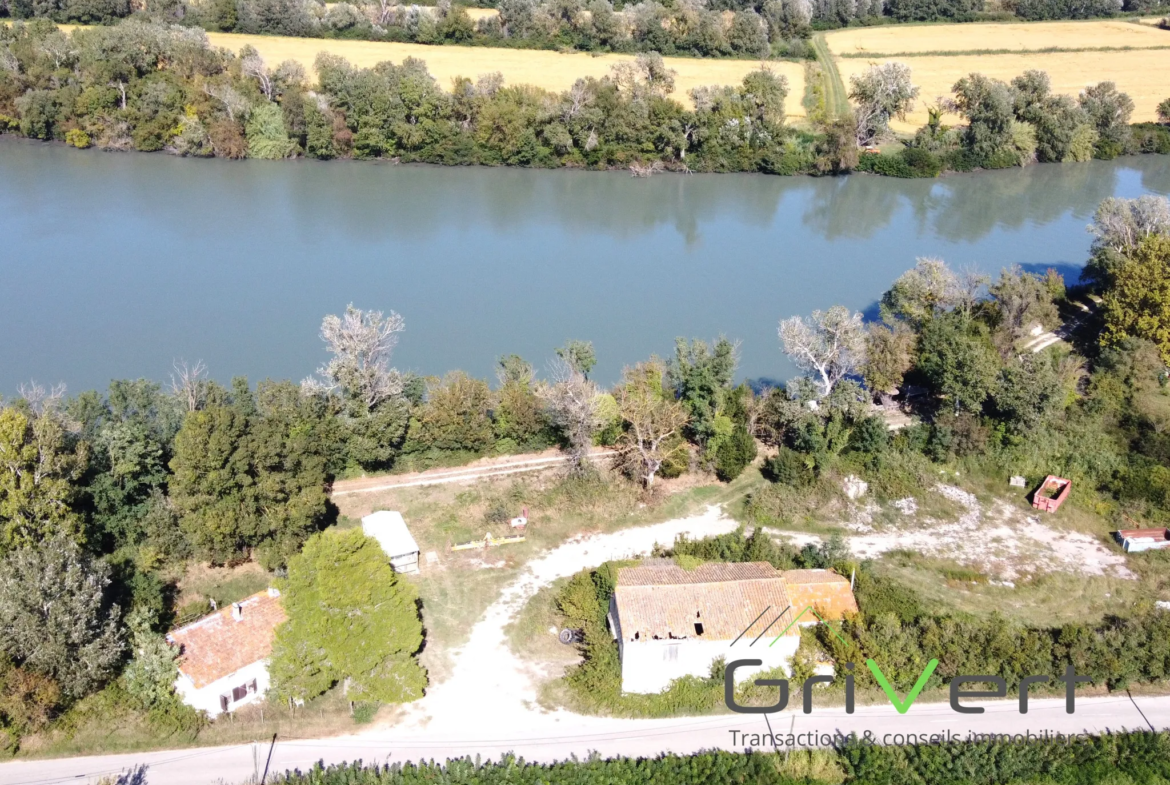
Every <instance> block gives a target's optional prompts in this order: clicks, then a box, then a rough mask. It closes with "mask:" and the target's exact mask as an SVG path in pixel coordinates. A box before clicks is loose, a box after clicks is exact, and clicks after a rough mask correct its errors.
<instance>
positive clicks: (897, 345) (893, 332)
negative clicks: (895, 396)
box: [861, 323, 915, 396]
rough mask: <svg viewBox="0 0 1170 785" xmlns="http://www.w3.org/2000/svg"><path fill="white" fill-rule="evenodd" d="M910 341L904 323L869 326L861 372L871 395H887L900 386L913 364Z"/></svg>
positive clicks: (908, 331)
mask: <svg viewBox="0 0 1170 785" xmlns="http://www.w3.org/2000/svg"><path fill="white" fill-rule="evenodd" d="M914 341H915V335H914V331H913V330H910V329H909V328H908V327H906V325H904V324H901V323H895V324H894V325H893V327H887V326H886V325H884V324H871V325H870V326H869V330H868V331H867V333H866V338H865V363H864V364H863V365H862V368H861V373H862V376H863V378H864V379H865V386H866V387H868V388H869V391H870V394H871V395H874V396H883V395H888V394H890V393H892V392H893V391H894V390H896V389H898V388H899V387H901V386H902V378H903V377H904V376H905V375H906V371H908V370H910V367H911V366H912V365H913V364H914Z"/></svg>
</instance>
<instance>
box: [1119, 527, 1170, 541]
mask: <svg viewBox="0 0 1170 785" xmlns="http://www.w3.org/2000/svg"><path fill="white" fill-rule="evenodd" d="M1117 533H1118V534H1119V535H1121V537H1122V538H1124V539H1127V540H1170V529H1120V530H1118V532H1117Z"/></svg>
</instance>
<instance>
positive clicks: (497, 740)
mask: <svg viewBox="0 0 1170 785" xmlns="http://www.w3.org/2000/svg"><path fill="white" fill-rule="evenodd" d="M984 705H985V706H986V707H987V711H986V713H984V714H981V715H967V716H960V715H957V714H955V713H954V712H952V711H951V710H950V708H949V707H948V706H946V705H944V704H923V703H916V704H914V706H913V707H912V708H911V709H910V711H909V712H908V713H907V714H905V715H898V714H897V713H896V712H895V711H894V709H893V707H892V706H889V705H888V704H883V705H880V706H869V707H861V708H859V709H858V710H857V712H856V713H855V714H853V715H852V716H850V715H846V714H845V713H844V712H843V711H842V710H840V709H825V710H815V711H814V712H813V713H812V714H811V715H804V714H801V713H798V712H789V711H785V712H781V713H778V714H773V715H769V718H768V720H765V719H764V718H763V717H761V716H760V715H752V716H748V715H720V716H716V717H704V718H684V719H675V720H614V719H604V718H596V717H580V716H576V715H571V714H566V713H561V712H557V713H552V714H547V715H543V716H541V717H540V719H539V723H538V724H537V725H535V726H532V727H523V728H509V729H505V728H500V727H496V726H495V725H493V722H492V714H491V710H490V707H476V706H469V707H468V714H467V716H466V718H465V719H466V720H467V721H468V722H467V723H466V724H462V729H461V730H460V731H459V732H452V731H450V730H447V731H445V730H444V729H443V728H434V729H433V730H431V731H429V732H428V731H419V730H411V731H410V732H402V733H398V732H395V731H394V730H393V729H376V730H372V731H369V732H366V733H363V734H360V735H355V736H345V737H338V738H331V739H310V740H296V741H288V742H279V741H278V742H277V744H276V747H275V750H274V751H273V756H272V770H273V771H278V772H279V771H284V770H288V769H293V768H301V769H305V768H308V767H310V766H312V765H313V763H314V762H316V761H318V760H323V761H325V762H326V763H341V762H344V761H352V760H359V759H360V760H364V761H367V762H374V761H376V762H379V763H382V762H386V761H408V760H414V761H417V760H431V759H435V760H444V759H447V758H451V757H461V756H464V755H472V756H474V755H477V754H478V755H481V756H483V757H484V758H494V757H498V756H499V755H501V754H504V753H507V752H514V753H516V754H517V755H520V756H523V757H524V758H526V759H528V760H536V761H551V760H558V759H563V758H566V757H568V756H569V755H573V754H575V755H578V756H582V755H586V754H588V753H589V752H591V751H597V752H599V753H601V754H602V755H605V756H613V755H628V756H647V755H655V754H657V753H660V752H677V753H687V752H694V751H697V750H701V749H711V748H720V749H727V750H737V751H742V750H744V749H746V748H748V747H751V746H755V747H757V748H761V749H767V748H769V746H770V744H769V742H768V740H767V739H753V738H750V737H749V738H744V736H743V734H766V733H767V732H768V729H769V727H770V728H771V729H772V730H773V731H774V732H775V733H776V734H777V735H779V736H786V735H787V734H789V733H793V734H808V733H813V734H814V735H820V734H829V735H832V734H834V733H837V732H840V733H846V734H847V733H850V732H857V733H858V734H865V733H867V732H868V733H870V734H871V735H872V736H873V737H875V738H876V740H878V741H883V740H885V741H888V742H896V741H898V739H895V738H886V735H887V734H898V733H900V734H922V735H924V736H930V735H931V734H941V733H945V732H949V733H951V734H958V735H959V736H960V737H961V736H965V735H966V734H967V733H968V732H972V731H974V732H976V733H1026V732H1031V733H1033V734H1040V733H1044V732H1048V733H1055V732H1062V733H1066V734H1068V733H1082V732H1096V733H1099V732H1102V731H1105V730H1121V729H1127V728H1128V729H1138V728H1149V727H1151V726H1152V727H1156V728H1159V729H1163V728H1170V696H1164V697H1153V698H1138V699H1136V702H1135V701H1131V700H1130V698H1128V697H1127V696H1125V695H1118V696H1111V697H1105V698H1082V699H1080V700H1078V701H1077V711H1076V713H1075V714H1072V715H1070V714H1066V713H1065V711H1064V701H1063V700H1033V701H1032V702H1031V704H1030V711H1029V713H1028V714H1027V715H1021V714H1019V713H1018V706H1017V704H1016V702H1015V701H1001V702H989V703H986V704H984ZM1139 709H1140V711H1139ZM732 731H735V732H736V733H735V734H733V733H732ZM808 742H809V739H808V738H807V737H806V738H802V739H799V740H798V743H799V744H800V745H801V746H809V743H808ZM812 743H813V744H817V743H818V742H817V740H816V739H813V741H812ZM257 753H258V754H257ZM266 754H267V745H251V744H246V745H238V746H233V747H214V748H203V749H191V750H175V751H168V752H150V753H143V754H138V755H107V756H100V757H87V758H67V759H57V760H43V761H19V762H13V763H5V764H3V765H0V783H2V784H3V785H52V784H53V783H67V782H68V783H86V782H91V781H93V780H95V779H97V778H98V777H99V776H101V775H105V774H116V773H118V772H121V771H124V770H126V769H127V768H129V767H131V766H134V765H145V766H146V772H145V775H146V777H145V779H146V781H147V782H149V783H151V785H162V784H163V783H166V785H211V784H212V783H217V782H224V783H228V785H232V784H233V783H242V782H243V781H244V780H246V779H248V778H249V777H251V776H252V775H253V774H254V772H255V765H256V764H255V761H256V760H259V762H260V763H259V765H260V766H261V767H263V765H264V758H265V755H266Z"/></svg>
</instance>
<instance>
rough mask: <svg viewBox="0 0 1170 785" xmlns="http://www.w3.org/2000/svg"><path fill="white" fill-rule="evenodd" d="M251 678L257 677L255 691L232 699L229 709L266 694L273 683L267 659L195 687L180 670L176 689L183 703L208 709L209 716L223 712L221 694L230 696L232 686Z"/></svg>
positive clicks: (196, 707) (246, 681) (244, 704)
mask: <svg viewBox="0 0 1170 785" xmlns="http://www.w3.org/2000/svg"><path fill="white" fill-rule="evenodd" d="M252 679H255V680H256V692H254V693H252V694H249V695H245V696H244V698H243V699H241V700H238V701H233V702H232V703H231V704H230V705H229V706H228V711H235V710H236V709H238V708H240V707H241V706H247V705H248V704H249V703H255V702H256V701H258V700H260V699H262V698H263V697H264V693H266V692H268V687H269V684H270V682H269V678H268V660H260V661H259V662H254V663H252V664H251V665H245V666H244V667H243V668H240V669H239V670H238V671H236V672H235V673H233V674H231V675H229V676H224V677H223V678H222V679H218V680H216V681H213V682H212V683H211V684H208V685H207V686H206V687H202V688H196V687H195V684H194V683H193V682H192V681H191V679H189V678H188V677H186V676H184V675H183V674H182V673H180V674H179V678H178V679H176V680H175V692H176V693H178V695H179V697H180V698H181V699H182V701H183V703H186V704H187V705H188V706H190V707H192V708H194V709H200V710H202V711H205V712H207V716H209V717H216V716H218V715H220V714H222V713H223V710H222V709H221V708H220V705H219V696H220V695H231V692H232V689H233V688H235V687H239V686H241V685H244V684H247V683H248V682H250V681H252Z"/></svg>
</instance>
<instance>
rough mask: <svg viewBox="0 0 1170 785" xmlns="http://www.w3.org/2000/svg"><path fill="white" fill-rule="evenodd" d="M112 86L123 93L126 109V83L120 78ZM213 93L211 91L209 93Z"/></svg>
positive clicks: (123, 107)
mask: <svg viewBox="0 0 1170 785" xmlns="http://www.w3.org/2000/svg"><path fill="white" fill-rule="evenodd" d="M110 87H116V88H118V92H119V93H121V94H122V109H123V110H125V109H126V83H125V82H123V81H122V80H121V79H119V80H118V81H116V82H110ZM208 95H211V93H208Z"/></svg>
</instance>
